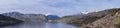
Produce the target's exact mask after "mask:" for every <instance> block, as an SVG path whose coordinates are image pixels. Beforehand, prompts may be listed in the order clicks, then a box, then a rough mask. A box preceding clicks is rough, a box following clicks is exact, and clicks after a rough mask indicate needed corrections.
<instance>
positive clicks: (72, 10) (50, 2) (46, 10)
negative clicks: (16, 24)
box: [0, 0, 120, 16]
mask: <svg viewBox="0 0 120 28" xmlns="http://www.w3.org/2000/svg"><path fill="white" fill-rule="evenodd" d="M119 1H120V0H0V13H6V12H21V13H27V14H31V13H34V14H45V15H49V14H53V15H59V16H65V15H73V14H78V13H88V12H94V11H101V10H105V9H110V8H119V7H120V2H119Z"/></svg>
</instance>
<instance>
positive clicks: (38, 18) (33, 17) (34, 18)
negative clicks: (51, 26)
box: [3, 12, 46, 23]
mask: <svg viewBox="0 0 120 28" xmlns="http://www.w3.org/2000/svg"><path fill="white" fill-rule="evenodd" d="M3 15H5V16H10V17H13V18H16V19H19V20H22V21H25V22H26V23H44V22H45V21H46V17H45V15H42V14H22V13H19V12H9V13H3Z"/></svg>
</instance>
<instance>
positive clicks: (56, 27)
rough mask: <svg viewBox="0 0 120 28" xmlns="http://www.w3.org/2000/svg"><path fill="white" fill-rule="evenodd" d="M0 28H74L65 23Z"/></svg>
mask: <svg viewBox="0 0 120 28" xmlns="http://www.w3.org/2000/svg"><path fill="white" fill-rule="evenodd" d="M1 28H76V26H72V25H68V24H65V23H44V24H27V23H23V24H20V25H14V26H6V27H1Z"/></svg>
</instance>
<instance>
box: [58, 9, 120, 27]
mask: <svg viewBox="0 0 120 28" xmlns="http://www.w3.org/2000/svg"><path fill="white" fill-rule="evenodd" d="M119 17H120V8H113V9H107V10H104V11H99V12H92V13H88V14H84V15H81V16H77V17H67V19H66V18H62V19H60V21H62V22H65V23H68V24H71V25H76V26H81V28H117V27H119V26H120V25H117V24H120V21H119V20H120V19H119ZM65 19H66V20H68V21H66V20H65Z"/></svg>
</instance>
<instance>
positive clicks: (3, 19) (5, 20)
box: [0, 15, 23, 27]
mask: <svg viewBox="0 0 120 28" xmlns="http://www.w3.org/2000/svg"><path fill="white" fill-rule="evenodd" d="M22 22H23V21H21V20H17V19H15V18H11V17H8V16H3V15H0V27H1V26H7V25H13V24H18V23H22Z"/></svg>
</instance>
